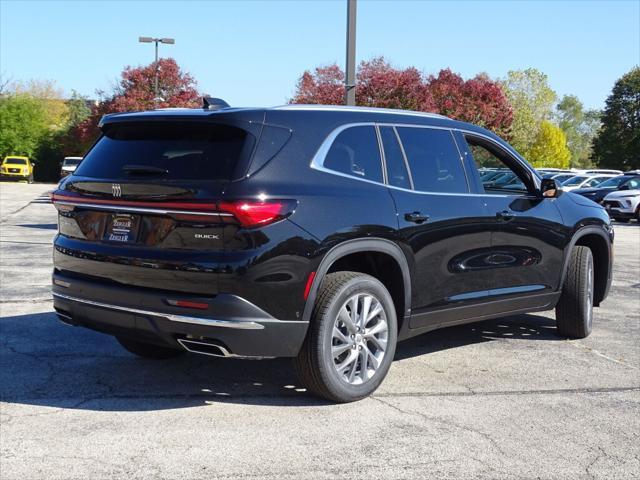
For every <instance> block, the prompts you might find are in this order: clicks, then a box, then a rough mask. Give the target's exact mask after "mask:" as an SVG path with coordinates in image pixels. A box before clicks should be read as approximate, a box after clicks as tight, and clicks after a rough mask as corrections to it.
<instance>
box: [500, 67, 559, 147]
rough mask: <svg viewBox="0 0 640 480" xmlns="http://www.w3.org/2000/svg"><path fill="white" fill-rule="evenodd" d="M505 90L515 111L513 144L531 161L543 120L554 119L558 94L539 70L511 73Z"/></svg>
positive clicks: (512, 133)
mask: <svg viewBox="0 0 640 480" xmlns="http://www.w3.org/2000/svg"><path fill="white" fill-rule="evenodd" d="M502 88H503V89H504V91H505V94H506V96H507V99H508V100H509V103H511V106H512V107H513V124H512V125H511V135H510V140H511V144H512V145H513V146H514V148H515V149H516V150H518V151H519V152H520V153H521V154H522V155H523V156H524V157H526V158H529V151H530V149H531V147H532V145H533V143H534V142H535V141H536V139H537V137H538V133H539V132H540V128H541V126H542V122H543V120H547V119H549V118H550V117H551V114H552V107H553V104H554V103H555V101H556V93H555V92H554V91H553V90H552V89H551V88H550V87H549V84H548V81H547V76H546V75H545V74H544V73H542V72H540V71H538V70H536V69H535V68H528V69H527V70H516V71H510V72H509V73H508V74H507V78H506V80H504V81H503V82H502Z"/></svg>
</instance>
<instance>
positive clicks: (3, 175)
mask: <svg viewBox="0 0 640 480" xmlns="http://www.w3.org/2000/svg"><path fill="white" fill-rule="evenodd" d="M0 178H4V179H12V180H27V179H28V178H29V174H26V175H25V174H23V173H8V172H7V173H0Z"/></svg>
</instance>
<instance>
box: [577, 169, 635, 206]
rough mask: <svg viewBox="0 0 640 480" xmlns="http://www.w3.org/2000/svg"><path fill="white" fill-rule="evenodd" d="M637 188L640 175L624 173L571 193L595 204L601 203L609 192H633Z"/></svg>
mask: <svg viewBox="0 0 640 480" xmlns="http://www.w3.org/2000/svg"><path fill="white" fill-rule="evenodd" d="M637 188H640V175H637V174H633V173H625V174H624V175H618V176H617V177H613V178H610V179H609V180H605V181H604V182H602V183H601V184H599V185H598V186H597V187H594V188H579V189H577V190H573V193H577V194H578V195H582V196H583V197H585V198H588V199H589V200H592V201H594V202H596V203H602V201H603V200H604V197H606V196H607V195H609V194H610V193H611V192H615V191H617V190H634V189H637Z"/></svg>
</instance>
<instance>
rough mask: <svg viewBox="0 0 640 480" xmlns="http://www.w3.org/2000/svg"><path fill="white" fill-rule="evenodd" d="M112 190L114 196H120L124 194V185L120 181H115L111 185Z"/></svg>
mask: <svg viewBox="0 0 640 480" xmlns="http://www.w3.org/2000/svg"><path fill="white" fill-rule="evenodd" d="M111 192H112V193H113V196H114V198H120V197H121V196H122V187H121V186H120V184H118V183H114V184H113V185H111Z"/></svg>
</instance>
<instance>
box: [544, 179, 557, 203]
mask: <svg viewBox="0 0 640 480" xmlns="http://www.w3.org/2000/svg"><path fill="white" fill-rule="evenodd" d="M540 193H541V194H542V196H543V197H545V198H555V197H557V196H558V194H559V193H560V185H559V184H558V182H556V181H555V180H554V179H553V178H543V179H542V182H541V183H540Z"/></svg>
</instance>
